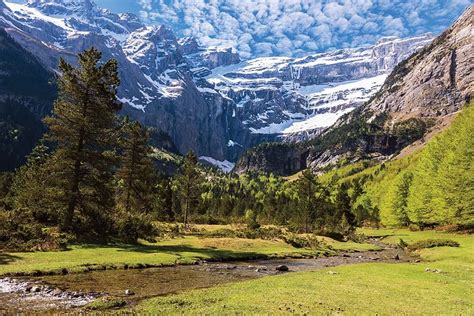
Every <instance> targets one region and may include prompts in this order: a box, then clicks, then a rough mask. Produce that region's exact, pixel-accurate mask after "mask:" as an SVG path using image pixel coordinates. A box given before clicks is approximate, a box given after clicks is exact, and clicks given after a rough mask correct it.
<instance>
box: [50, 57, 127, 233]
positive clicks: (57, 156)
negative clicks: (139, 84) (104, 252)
mask: <svg viewBox="0 0 474 316" xmlns="http://www.w3.org/2000/svg"><path fill="white" fill-rule="evenodd" d="M101 57H102V54H101V53H100V52H99V51H98V50H97V49H95V48H91V49H89V50H86V51H84V52H83V53H81V54H79V67H78V68H74V67H73V66H72V65H70V64H68V63H67V62H66V61H64V60H63V59H61V60H60V63H59V70H60V71H61V73H62V74H61V76H60V77H59V78H58V81H59V84H58V85H59V96H58V99H57V100H56V102H55V104H54V109H53V115H52V116H51V117H47V118H46V119H45V120H44V121H45V123H46V125H47V127H48V128H49V131H48V133H47V135H46V139H47V140H49V141H51V142H52V143H53V144H54V145H55V149H54V152H53V154H52V156H51V157H50V159H48V161H47V162H46V165H47V169H48V171H49V172H51V178H52V179H54V181H52V183H48V187H47V188H45V189H46V190H49V191H54V192H55V194H54V196H49V197H50V198H52V199H54V201H53V202H54V203H55V204H56V205H57V207H58V209H59V210H60V211H61V212H62V213H63V214H62V223H61V227H62V230H64V231H72V230H73V228H74V227H73V223H74V220H75V215H76V213H77V214H78V215H80V216H78V218H80V220H81V222H83V223H87V224H88V225H92V228H93V229H94V230H95V232H97V233H99V234H102V233H105V231H103V230H104V229H106V227H104V223H105V222H104V221H106V220H107V217H108V214H107V212H108V211H110V210H111V208H112V207H113V205H114V201H113V187H112V181H111V180H112V176H113V174H112V172H113V169H114V163H115V158H114V154H113V148H114V146H115V145H116V136H117V130H118V129H117V124H116V123H117V122H116V113H117V112H118V111H119V110H120V108H121V104H120V103H119V102H118V101H117V98H116V92H117V88H118V85H119V78H118V72H117V61H116V60H114V59H111V60H109V61H107V62H105V63H101V64H99V62H100V60H101ZM105 226H106V225H105Z"/></svg>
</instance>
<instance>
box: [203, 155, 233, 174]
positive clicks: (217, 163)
mask: <svg viewBox="0 0 474 316" xmlns="http://www.w3.org/2000/svg"><path fill="white" fill-rule="evenodd" d="M199 160H204V161H205V162H207V163H209V164H211V165H213V166H214V167H217V168H219V169H221V170H222V171H224V172H225V173H229V172H231V171H232V169H234V166H235V164H234V163H232V162H230V161H228V160H224V161H221V160H217V159H214V158H212V157H208V156H201V157H199Z"/></svg>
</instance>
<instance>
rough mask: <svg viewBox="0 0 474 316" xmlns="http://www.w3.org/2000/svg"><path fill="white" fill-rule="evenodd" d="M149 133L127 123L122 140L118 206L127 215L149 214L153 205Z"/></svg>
mask: <svg viewBox="0 0 474 316" xmlns="http://www.w3.org/2000/svg"><path fill="white" fill-rule="evenodd" d="M149 140H150V131H149V130H147V129H146V128H144V127H143V126H142V125H141V124H140V123H139V122H136V121H135V122H129V121H128V119H126V120H125V122H124V124H123V127H122V133H121V137H120V147H121V149H122V153H121V156H120V160H121V161H120V168H119V170H118V171H117V179H118V188H117V204H118V206H119V207H121V208H122V209H123V210H125V211H126V212H149V211H150V210H151V208H152V202H153V185H154V183H153V182H154V173H155V172H154V166H153V160H152V158H151V157H150V155H151V153H152V148H151V146H150V144H149Z"/></svg>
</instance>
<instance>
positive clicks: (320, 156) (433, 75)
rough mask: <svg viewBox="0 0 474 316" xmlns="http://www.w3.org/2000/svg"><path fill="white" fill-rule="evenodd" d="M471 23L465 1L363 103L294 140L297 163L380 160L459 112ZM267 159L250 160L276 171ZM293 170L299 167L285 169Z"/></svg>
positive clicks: (473, 37) (472, 13)
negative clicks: (311, 137) (437, 33)
mask: <svg viewBox="0 0 474 316" xmlns="http://www.w3.org/2000/svg"><path fill="white" fill-rule="evenodd" d="M473 25H474V5H471V6H470V7H469V8H468V9H467V10H466V11H465V12H464V13H463V15H462V16H461V17H460V18H459V19H458V20H457V21H456V22H455V23H454V24H453V25H452V26H451V27H450V28H449V29H448V30H446V31H445V32H444V33H443V34H441V35H440V36H439V37H438V38H436V39H435V40H434V41H433V42H432V43H431V44H430V45H428V46H427V47H425V48H424V49H422V50H420V51H418V52H417V53H415V54H413V55H412V56H411V57H410V58H408V59H407V60H405V61H404V62H402V63H400V64H399V65H397V66H396V67H395V69H394V70H393V72H392V73H391V74H390V75H389V76H388V77H387V79H386V80H385V82H384V84H383V86H382V88H381V89H380V91H379V92H378V93H376V94H375V95H374V96H373V97H372V98H371V99H370V100H369V101H368V102H366V103H365V104H364V105H363V106H361V107H360V108H358V109H357V110H356V111H353V112H351V113H348V114H346V115H344V116H342V117H341V118H340V119H339V120H338V121H337V122H336V124H335V125H334V126H332V127H330V128H329V129H327V130H326V131H324V132H323V133H322V134H321V135H320V136H318V137H316V138H315V139H314V140H312V141H310V142H306V143H301V144H299V146H298V148H306V150H307V151H308V154H307V156H306V163H305V164H303V165H306V166H307V167H310V168H312V169H313V170H315V171H318V170H321V169H324V168H326V167H330V166H334V165H335V164H337V163H340V162H341V161H342V160H344V161H347V162H351V161H356V160H359V159H380V160H386V159H389V158H391V157H392V156H393V155H394V154H396V153H397V152H399V151H400V150H401V149H403V148H404V147H406V146H407V145H409V144H411V143H412V142H414V141H416V140H420V139H422V138H423V136H424V135H425V134H426V133H427V132H430V131H433V130H436V129H441V128H442V127H441V122H443V121H445V117H448V116H450V115H451V114H453V113H456V112H457V111H459V109H461V108H462V106H463V105H464V104H466V103H467V102H468V101H469V100H470V99H472V95H473V93H474V86H473V85H474V71H473V70H474V68H473V67H474V66H473V65H474V53H473V52H474V30H473ZM302 152H305V151H302V150H301V149H298V150H293V151H292V153H293V154H295V155H299V154H301V153H302ZM305 154H306V152H305ZM285 155H290V154H289V153H285ZM251 156H255V155H254V153H253V150H249V151H248V152H247V153H246V154H245V155H244V156H243V157H242V160H243V161H249V159H248V157H251ZM258 157H267V158H268V157H269V155H266V154H260V155H258ZM300 157H303V156H302V155H301V156H300ZM273 159H274V162H268V161H267V160H263V159H262V160H261V161H255V162H254V164H255V165H258V166H260V167H261V168H262V169H263V170H264V171H268V172H271V171H273V170H272V168H274V170H278V171H281V170H282V168H281V166H279V165H278V160H279V159H278V158H273ZM262 161H264V163H262ZM275 164H276V166H275ZM244 165H245V164H241V163H240V162H239V163H238V164H237V166H239V168H238V171H239V172H244V171H245V170H246V169H252V168H253V166H247V167H242V166H244ZM297 171H299V168H295V169H293V170H291V173H294V172H297ZM283 174H288V173H283Z"/></svg>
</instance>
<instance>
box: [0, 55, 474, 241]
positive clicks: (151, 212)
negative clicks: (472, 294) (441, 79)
mask: <svg viewBox="0 0 474 316" xmlns="http://www.w3.org/2000/svg"><path fill="white" fill-rule="evenodd" d="M100 60H101V53H100V52H98V51H97V50H95V49H90V50H88V51H85V52H84V53H82V54H80V55H79V64H80V67H79V68H74V67H73V66H71V65H69V64H68V63H66V62H64V61H61V63H60V67H59V68H60V70H61V72H62V76H61V77H60V80H59V96H58V99H57V101H56V103H55V106H54V109H53V114H52V115H51V116H50V117H47V118H46V119H45V124H46V125H47V127H48V130H47V132H46V133H45V135H44V137H43V139H42V140H41V141H40V142H39V143H38V145H37V146H36V147H35V149H34V150H33V152H32V153H31V154H30V155H29V158H28V162H27V163H26V164H25V165H24V166H22V167H21V168H19V169H17V171H16V172H15V173H14V174H11V173H5V174H2V176H1V178H0V217H1V218H0V219H1V220H0V242H1V243H2V245H3V246H2V247H4V248H10V249H35V247H40V248H47V249H50V248H61V247H62V246H63V245H64V244H66V243H68V242H71V241H75V242H82V241H88V242H90V241H100V242H104V241H110V240H120V241H126V242H135V241H137V240H138V239H139V238H143V239H147V238H154V237H155V236H157V235H158V234H159V233H160V232H159V230H158V228H157V226H155V225H154V223H156V222H178V223H182V224H183V228H184V229H187V228H188V224H189V223H207V224H218V223H245V224H247V232H246V233H249V232H256V231H258V230H259V229H260V227H261V225H263V224H274V225H281V226H285V227H287V228H288V229H289V230H291V231H294V232H305V233H316V234H319V235H325V236H331V237H334V238H336V239H340V240H344V239H348V238H353V237H355V236H354V231H355V227H357V226H367V225H370V226H379V225H380V224H382V225H395V226H408V225H416V226H417V227H419V228H424V227H426V226H435V225H458V226H460V227H467V226H472V225H473V224H474V223H473V222H472V220H473V211H472V210H473V205H474V192H473V191H472V187H473V184H474V183H473V179H472V176H471V175H472V174H473V173H474V172H473V161H472V157H473V150H474V149H473V148H474V146H473V145H474V144H473V140H472V137H471V136H472V134H473V132H474V131H473V126H472V121H473V119H474V106H473V105H472V104H471V105H469V106H466V108H465V109H464V110H463V111H462V113H461V114H459V116H458V117H457V118H456V119H455V121H454V123H453V124H452V126H451V127H450V128H449V129H448V130H446V131H445V132H443V133H441V134H440V135H438V136H437V137H435V138H434V139H432V140H430V141H429V142H428V145H427V146H425V147H424V148H423V149H422V150H420V151H418V152H416V153H414V154H412V155H410V156H408V157H405V158H403V159H399V160H394V161H389V162H386V163H382V164H380V165H375V166H374V165H373V162H359V163H356V164H352V165H349V166H345V167H342V168H340V169H337V170H334V171H329V172H327V173H325V174H322V175H316V174H314V173H312V172H311V171H310V170H309V169H308V170H305V171H303V172H301V173H299V174H298V175H297V176H294V177H292V178H283V177H279V176H275V175H272V174H263V173H259V172H248V173H246V174H242V175H237V174H233V173H231V174H223V173H222V172H220V171H217V170H212V169H208V168H205V167H204V166H202V165H200V164H199V163H198V159H197V157H196V156H195V155H194V154H193V153H192V152H189V153H188V154H187V155H186V156H185V157H183V158H180V159H179V162H178V165H179V168H178V172H176V173H175V175H173V176H169V175H164V174H162V173H160V172H159V171H158V168H157V166H158V165H159V164H160V163H159V162H157V159H156V158H157V157H158V156H160V155H158V154H157V151H156V149H155V148H154V147H153V146H152V145H151V144H150V135H151V133H152V131H150V130H148V129H146V128H144V127H143V126H141V125H140V124H139V123H138V122H133V121H129V119H128V118H125V119H123V118H119V116H118V115H117V113H118V111H119V110H120V107H121V105H120V103H119V102H117V99H116V90H117V87H118V85H119V82H120V81H119V78H118V72H117V62H116V61H115V60H109V61H107V62H105V63H102V62H100ZM158 160H159V159H158ZM38 245H39V246H38Z"/></svg>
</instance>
